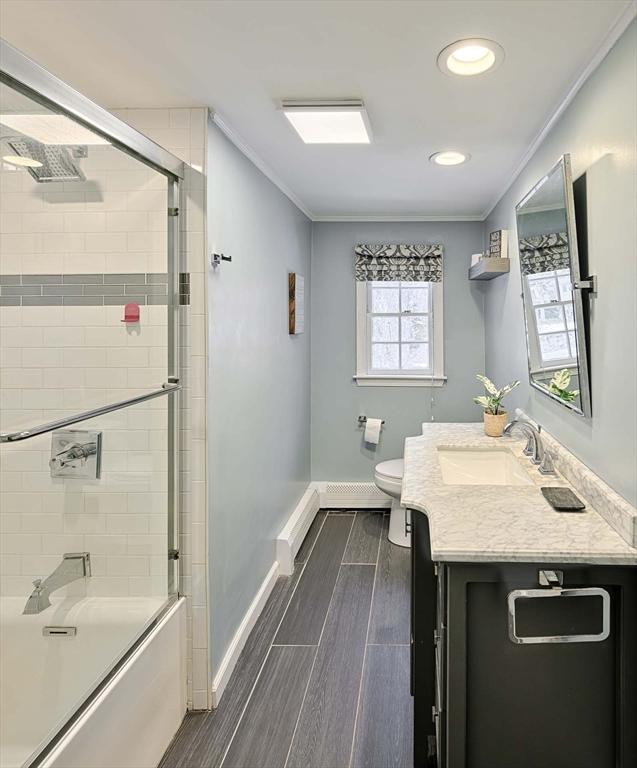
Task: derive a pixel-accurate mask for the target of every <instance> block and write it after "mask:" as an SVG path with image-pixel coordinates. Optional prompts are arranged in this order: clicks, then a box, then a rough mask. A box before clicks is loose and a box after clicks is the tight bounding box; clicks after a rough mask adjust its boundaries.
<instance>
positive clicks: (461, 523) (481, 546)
mask: <svg viewBox="0 0 637 768" xmlns="http://www.w3.org/2000/svg"><path fill="white" fill-rule="evenodd" d="M525 442H526V441H525V440H524V439H518V438H517V437H516V438H509V437H502V438H492V437H487V436H486V435H485V434H484V429H483V426H482V424H444V423H431V424H425V425H423V434H422V436H420V437H408V438H407V439H406V441H405V470H404V475H403V488H402V498H401V503H402V505H403V506H405V507H408V508H409V509H413V510H419V511H421V512H424V513H425V514H426V515H427V517H428V518H429V528H430V536H431V550H432V557H433V559H434V560H436V561H455V562H512V561H513V562H515V561H517V562H552V563H591V564H599V565H603V564H609V565H610V564H612V565H637V549H635V548H633V547H631V546H630V545H629V544H628V543H627V542H626V541H624V539H622V537H621V536H620V535H619V534H618V533H616V531H615V530H613V528H611V527H610V525H608V523H607V522H606V521H605V520H604V519H603V518H602V517H601V516H600V515H599V514H598V513H597V512H596V511H595V509H594V508H593V507H592V506H591V505H590V503H589V501H588V500H587V499H586V498H585V497H584V496H583V494H582V493H581V492H580V491H578V490H575V489H574V490H575V493H577V495H578V496H579V497H580V498H581V499H582V501H584V503H585V504H586V510H585V511H583V512H556V511H555V510H554V509H553V508H552V507H551V506H550V505H549V503H548V502H547V501H546V500H545V499H544V496H542V493H541V492H540V486H544V485H551V486H565V487H571V486H570V485H569V483H568V482H567V481H566V480H565V479H564V478H563V477H562V476H560V475H556V476H550V475H548V476H547V475H540V473H539V472H538V470H537V467H535V466H534V465H533V464H532V463H531V460H530V459H529V458H527V457H526V456H524V454H523V453H522V449H523V448H524V446H525ZM438 446H463V447H474V446H475V447H498V448H502V447H507V448H509V449H510V450H511V451H512V452H513V454H514V455H515V456H516V457H517V458H518V460H519V461H520V463H521V464H522V465H523V466H524V467H525V469H526V470H527V472H528V474H529V477H530V478H531V480H532V481H533V485H528V486H526V485H524V486H502V485H500V486H497V485H446V484H445V483H443V480H442V473H441V469H440V464H439V461H438V455H437V454H438Z"/></svg>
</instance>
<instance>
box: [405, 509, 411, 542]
mask: <svg viewBox="0 0 637 768" xmlns="http://www.w3.org/2000/svg"><path fill="white" fill-rule="evenodd" d="M410 533H411V515H410V514H409V509H407V507H405V536H409V534H410Z"/></svg>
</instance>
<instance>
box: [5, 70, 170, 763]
mask: <svg viewBox="0 0 637 768" xmlns="http://www.w3.org/2000/svg"><path fill="white" fill-rule="evenodd" d="M0 142H1V149H2V152H1V156H2V158H3V160H2V162H1V165H0V190H1V192H2V194H1V195H0V217H1V218H0V220H1V226H2V229H1V240H0V364H1V369H0V432H1V433H2V437H1V438H0V443H1V444H0V631H1V633H2V636H1V638H0V663H1V665H2V669H1V675H0V709H1V711H2V718H1V719H2V731H1V733H0V764H1V765H2V766H3V768H14V767H15V768H17V767H18V766H23V765H29V764H31V763H32V762H33V760H34V759H36V758H37V756H38V754H40V753H41V751H42V750H43V749H44V748H46V746H47V744H48V743H49V742H50V741H51V739H52V738H53V737H54V736H55V735H56V733H58V732H59V731H60V729H61V728H63V726H64V725H65V723H66V722H68V720H69V718H70V717H71V716H72V715H73V714H74V713H75V712H77V711H78V709H79V708H81V707H82V706H83V704H84V703H85V702H86V700H87V699H88V698H89V697H90V696H91V695H92V693H93V692H94V691H95V689H96V687H97V686H98V685H99V684H100V683H101V682H102V681H104V680H105V679H106V678H107V677H108V676H109V674H111V673H112V671H113V669H114V668H115V667H116V665H117V664H118V662H120V661H121V660H122V659H123V658H124V657H125V656H126V655H127V653H129V652H130V649H131V648H132V647H133V646H134V645H135V643H136V642H137V641H138V640H139V639H140V638H141V637H142V636H143V635H144V633H145V632H146V631H147V630H148V628H149V627H150V626H151V625H152V624H153V622H154V621H156V619H157V617H158V616H159V615H161V614H162V612H163V611H165V609H166V607H167V606H168V605H169V604H170V602H171V600H172V599H173V598H174V597H175V596H176V592H177V588H176V585H177V565H178V560H177V557H178V553H177V544H176V541H177V538H176V537H177V525H176V517H175V516H176V500H177V498H178V478H179V473H178V466H177V446H176V442H177V434H178V431H177V419H178V398H179V394H178V392H179V389H180V384H179V379H178V378H177V376H178V371H177V369H176V360H177V353H176V347H177V333H176V326H177V318H178V312H179V305H178V300H179V298H178V289H177V280H176V270H177V256H176V255H177V240H178V233H177V221H178V218H177V216H176V215H174V214H175V213H176V211H175V210H174V209H175V208H176V207H177V206H176V199H177V194H178V181H177V179H176V178H175V177H173V176H171V175H170V174H168V173H164V172H160V171H159V170H158V169H157V168H155V167H152V166H151V165H149V164H147V163H145V162H142V160H140V158H139V157H138V156H134V155H132V154H131V153H129V152H127V151H125V150H124V148H122V147H120V146H116V145H115V144H113V143H111V142H110V141H109V140H108V139H106V138H105V137H104V136H102V135H101V134H98V133H95V132H93V131H91V130H89V129H88V128H87V127H86V126H84V125H82V124H80V123H78V122H77V121H75V120H74V119H73V118H72V117H70V116H69V115H67V114H64V113H63V112H62V111H61V110H58V109H56V108H54V107H52V105H50V104H47V105H46V106H45V105H43V104H42V103H41V102H40V101H39V100H38V99H35V98H33V97H32V95H31V94H29V95H27V94H26V93H24V92H22V91H21V90H16V89H15V88H13V87H12V86H10V85H8V84H6V83H5V84H2V85H0Z"/></svg>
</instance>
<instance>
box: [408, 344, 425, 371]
mask: <svg viewBox="0 0 637 768" xmlns="http://www.w3.org/2000/svg"><path fill="white" fill-rule="evenodd" d="M401 348H402V369H403V370H404V371H413V370H426V369H427V368H428V367H429V344H401Z"/></svg>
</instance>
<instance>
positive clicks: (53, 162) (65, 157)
mask: <svg viewBox="0 0 637 768" xmlns="http://www.w3.org/2000/svg"><path fill="white" fill-rule="evenodd" d="M6 142H7V144H8V145H9V146H10V147H11V149H12V150H13V151H14V152H15V153H16V155H19V156H20V157H28V158H31V159H32V160H37V161H38V163H41V164H42V165H41V166H39V167H37V168H32V167H27V171H29V173H30V174H31V176H33V178H34V179H35V180H36V181H38V182H47V181H85V180H86V177H85V176H84V174H83V173H82V171H81V170H80V168H79V166H78V165H77V163H75V162H74V159H73V157H72V156H71V153H70V152H69V151H68V149H67V148H66V147H64V146H60V145H57V144H41V143H40V142H39V141H35V140H34V139H28V138H26V137H25V136H11V137H8V138H6Z"/></svg>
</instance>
